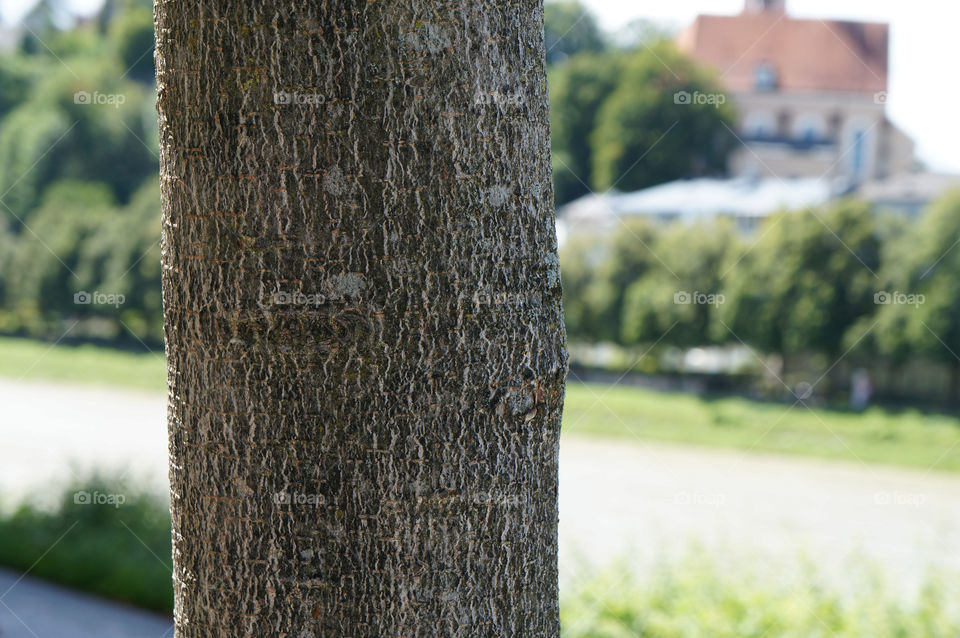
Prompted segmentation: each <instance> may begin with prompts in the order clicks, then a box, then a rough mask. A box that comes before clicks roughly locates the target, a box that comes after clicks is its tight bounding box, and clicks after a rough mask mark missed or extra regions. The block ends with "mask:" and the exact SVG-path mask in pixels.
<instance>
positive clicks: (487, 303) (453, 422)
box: [156, 0, 566, 638]
mask: <svg viewBox="0 0 960 638" xmlns="http://www.w3.org/2000/svg"><path fill="white" fill-rule="evenodd" d="M542 20H543V12H542V6H541V0H529V1H528V0H510V1H498V2H493V1H492V0H486V1H481V2H469V3H459V2H437V1H427V0H409V1H408V2H403V3H392V2H344V1H336V0H327V1H318V2H280V1H269V0H230V1H228V0H208V1H206V2H202V3H188V2H176V1H174V0H158V2H157V4H156V27H157V30H156V32H157V64H158V91H159V97H158V110H159V114H160V141H161V149H162V154H161V180H162V193H163V215H164V216H163V293H164V314H165V320H166V324H165V330H166V341H167V358H168V370H169V372H168V380H169V433H170V482H171V510H172V515H173V538H174V585H175V604H176V618H175V621H176V635H177V636H180V637H188V636H190V637H192V636H198V637H199V636H229V637H231V638H234V637H237V636H287V637H289V638H303V637H306V636H323V637H325V638H333V637H340V636H343V637H347V636H349V637H351V638H359V637H362V636H370V637H374V636H375V637H377V638H388V637H390V638H392V637H396V636H407V637H414V636H424V637H426V636H430V637H433V636H497V637H501V638H502V637H514V636H517V637H519V636H529V637H534V636H536V637H537V638H540V637H553V636H557V635H558V614H557V571H556V570H557V567H556V543H557V447H558V437H559V430H560V414H561V409H562V402H563V383H564V376H565V372H566V354H565V350H564V334H563V326H562V318H561V310H560V282H559V271H558V262H557V256H556V238H555V232H554V221H553V207H552V192H551V176H550V161H549V149H548V137H549V132H548V127H547V100H546V87H545V79H544V49H543V25H542Z"/></svg>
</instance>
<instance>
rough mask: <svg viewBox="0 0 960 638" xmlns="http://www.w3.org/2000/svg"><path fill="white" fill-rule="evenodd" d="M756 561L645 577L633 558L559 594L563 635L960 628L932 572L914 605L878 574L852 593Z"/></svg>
mask: <svg viewBox="0 0 960 638" xmlns="http://www.w3.org/2000/svg"><path fill="white" fill-rule="evenodd" d="M757 562H759V561H757V559H753V561H752V562H751V561H744V562H738V563H737V564H736V569H731V568H730V567H729V566H727V565H723V564H721V562H720V561H719V560H718V559H716V558H714V557H712V556H711V555H709V554H708V553H707V552H705V551H696V552H691V553H690V555H689V556H686V557H683V558H681V559H679V560H674V561H671V562H663V563H662V564H661V565H659V567H658V568H656V569H655V570H653V571H652V573H647V574H644V575H642V576H641V575H638V574H637V572H636V570H635V569H634V570H631V568H630V567H629V561H624V560H621V561H619V563H618V564H617V565H616V566H614V567H611V568H608V569H607V570H606V571H604V572H600V573H597V574H593V575H592V576H591V577H589V578H587V579H585V580H582V581H580V582H577V583H574V584H573V585H572V586H571V587H570V588H569V589H568V590H567V591H564V592H563V593H562V596H561V604H560V614H561V615H560V618H561V627H562V632H561V636H562V637H563V638H628V637H632V638H641V637H642V638H693V637H697V638H699V637H707V636H709V637H711V638H813V637H822V638H900V637H902V636H910V637H911V638H939V637H941V636H953V635H957V634H958V632H960V616H958V610H957V607H956V601H955V600H953V599H952V598H951V597H950V595H949V593H948V591H949V590H948V589H947V588H945V587H943V586H942V580H943V577H941V576H938V575H931V576H930V577H929V579H928V581H927V583H926V585H925V587H924V589H923V591H922V593H921V594H920V596H919V600H918V601H916V602H915V603H913V604H911V603H907V602H902V601H901V600H898V598H897V596H898V594H897V592H895V591H893V590H891V589H890V588H888V587H887V586H886V585H885V584H884V583H883V581H882V580H880V579H878V578H876V577H874V575H873V574H872V573H871V569H870V568H869V566H863V565H861V566H860V568H859V569H858V570H857V573H856V574H855V575H856V576H858V580H861V581H863V584H862V586H861V588H860V589H859V590H858V591H856V592H853V593H847V592H841V591H839V590H835V589H831V588H830V587H828V586H825V585H821V584H814V585H813V586H811V584H810V583H811V582H814V583H816V582H817V580H819V579H820V577H819V575H818V574H817V573H816V571H815V570H808V571H811V572H812V573H809V574H808V575H807V576H806V577H805V578H803V579H793V580H792V581H791V580H789V579H788V580H787V581H786V582H780V581H779V579H777V578H775V577H774V576H773V574H774V573H775V572H773V571H766V572H764V573H761V572H760V571H759V570H758V569H757V567H758V565H756V564H755V563H757Z"/></svg>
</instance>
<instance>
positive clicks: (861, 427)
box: [0, 338, 960, 472]
mask: <svg viewBox="0 0 960 638" xmlns="http://www.w3.org/2000/svg"><path fill="white" fill-rule="evenodd" d="M0 376H4V377H12V378H21V377H23V378H25V379H30V380H49V381H64V382H73V383H95V384H100V385H112V386H121V387H129V388H137V389H142V390H155V391H157V392H162V391H163V390H164V383H165V370H164V363H163V355H162V353H159V352H143V353H136V352H126V351H118V350H111V349H108V348H103V347H96V346H89V345H88V346H62V345H57V346H54V347H51V346H50V345H49V344H46V343H42V342H37V341H30V340H26V339H12V338H0ZM563 431H564V433H565V434H567V435H570V434H573V435H604V436H619V437H624V438H626V439H634V438H640V439H644V440H656V441H666V442H672V443H683V444H695V445H704V446H714V447H724V448H733V449H747V450H762V451H769V452H780V453H785V454H800V455H805V456H816V457H823V458H832V459H844V460H848V461H854V462H857V461H863V462H865V463H885V464H892V465H902V466H908V467H918V468H923V469H926V468H933V469H935V470H940V471H953V472H956V471H960V419H957V418H955V417H952V416H947V415H937V414H933V415H930V414H922V413H920V412H919V411H917V410H905V411H901V412H893V411H889V410H884V409H881V408H870V409H869V410H867V411H866V412H865V413H862V414H857V413H851V412H846V411H843V410H831V409H826V408H816V409H815V410H813V411H811V410H808V409H807V408H806V407H804V406H803V405H797V406H795V407H793V408H790V406H789V405H788V404H778V403H761V402H757V401H750V400H747V399H741V398H720V399H704V398H701V397H696V396H692V395H685V394H673V393H662V392H653V391H650V390H642V389H638V388H631V387H626V386H615V387H611V386H603V385H588V384H582V383H574V382H570V383H568V385H567V400H566V410H565V413H564V418H563Z"/></svg>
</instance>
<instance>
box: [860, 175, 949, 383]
mask: <svg viewBox="0 0 960 638" xmlns="http://www.w3.org/2000/svg"><path fill="white" fill-rule="evenodd" d="M958 228H960V191H955V192H952V193H948V194H946V195H945V196H943V197H942V198H941V199H940V200H938V201H937V202H935V203H934V204H933V205H932V206H931V207H930V209H929V211H928V212H927V213H926V214H925V215H924V216H923V217H922V218H921V219H920V220H919V221H918V222H917V223H916V224H915V225H914V226H913V227H912V228H911V229H910V231H909V232H907V233H905V234H904V235H903V236H902V237H900V238H899V239H897V240H896V241H893V242H891V246H890V249H889V256H888V258H887V259H886V262H885V263H886V266H887V267H886V268H885V270H884V275H885V277H884V283H885V285H886V287H885V288H884V289H883V290H882V291H881V292H880V294H879V296H878V297H877V298H876V302H877V304H878V305H877V310H878V312H877V315H876V327H875V328H874V331H873V332H874V334H875V340H876V344H877V347H878V349H879V351H880V352H881V353H883V354H886V355H890V356H892V357H893V359H894V360H895V361H897V362H902V361H904V360H905V359H907V358H908V357H916V356H922V357H928V358H930V359H933V360H936V361H940V362H943V363H944V364H946V365H947V366H948V367H949V369H950V370H951V378H950V393H951V395H952V399H953V400H957V399H958V398H960V321H958V317H960V287H958V286H957V280H956V277H957V275H956V273H957V272H960V247H958V231H957V229H958ZM860 328H861V330H862V326H860ZM855 334H856V332H855V331H852V335H851V336H855Z"/></svg>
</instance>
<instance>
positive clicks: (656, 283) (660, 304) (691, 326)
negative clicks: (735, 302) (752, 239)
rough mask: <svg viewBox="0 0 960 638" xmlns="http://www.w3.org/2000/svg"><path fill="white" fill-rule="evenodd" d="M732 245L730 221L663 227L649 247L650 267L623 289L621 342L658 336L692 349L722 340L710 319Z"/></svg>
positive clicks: (724, 336)
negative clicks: (654, 257) (645, 272)
mask: <svg viewBox="0 0 960 638" xmlns="http://www.w3.org/2000/svg"><path fill="white" fill-rule="evenodd" d="M737 246H738V238H737V235H736V232H735V229H734V228H733V224H732V223H729V220H716V221H711V222H702V223H698V224H693V225H686V224H674V225H672V226H669V227H667V228H666V229H664V230H663V231H662V233H661V234H660V236H659V237H658V238H657V241H656V244H655V246H654V247H653V250H654V251H655V253H656V257H657V259H655V261H653V262H652V266H653V267H652V268H651V269H650V270H649V272H648V273H647V274H646V275H645V276H644V277H641V278H640V279H637V280H636V281H634V282H633V283H631V284H630V285H629V286H628V287H627V288H626V290H625V292H624V302H623V317H622V319H621V326H622V328H621V330H622V335H621V337H622V341H623V342H624V343H626V344H651V343H656V342H657V341H660V340H661V339H662V340H663V341H664V342H665V343H668V344H670V345H672V346H675V347H680V348H692V347H697V346H704V345H709V344H711V343H714V342H715V341H717V340H723V341H725V340H727V338H728V337H729V335H728V334H720V335H718V334H716V332H715V331H714V330H713V329H712V328H713V326H712V323H713V318H712V317H713V314H714V313H715V312H716V310H717V308H719V306H720V305H722V304H723V303H724V301H725V300H726V299H725V296H724V294H723V275H724V273H725V272H726V270H727V269H728V268H729V267H730V266H731V265H732V264H731V263H730V262H731V261H732V260H731V259H730V256H731V254H733V253H735V252H736V248H737ZM661 260H662V261H661Z"/></svg>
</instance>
